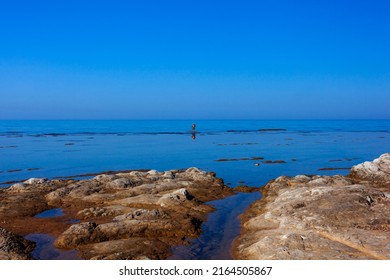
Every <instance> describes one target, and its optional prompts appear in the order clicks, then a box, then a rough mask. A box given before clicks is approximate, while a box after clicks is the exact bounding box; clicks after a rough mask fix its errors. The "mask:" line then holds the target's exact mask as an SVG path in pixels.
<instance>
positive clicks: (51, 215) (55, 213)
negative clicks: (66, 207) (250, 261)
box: [34, 208, 65, 218]
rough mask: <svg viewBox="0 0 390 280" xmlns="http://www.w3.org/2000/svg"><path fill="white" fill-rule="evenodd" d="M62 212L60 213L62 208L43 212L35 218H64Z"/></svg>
mask: <svg viewBox="0 0 390 280" xmlns="http://www.w3.org/2000/svg"><path fill="white" fill-rule="evenodd" d="M64 215H65V214H64V212H63V211H62V208H54V209H50V210H46V211H43V212H41V213H39V214H37V215H35V216H34V217H35V218H56V217H61V216H64Z"/></svg>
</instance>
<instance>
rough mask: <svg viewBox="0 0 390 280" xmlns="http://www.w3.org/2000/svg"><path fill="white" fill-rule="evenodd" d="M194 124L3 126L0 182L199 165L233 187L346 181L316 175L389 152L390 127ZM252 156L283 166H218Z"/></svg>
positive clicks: (373, 123)
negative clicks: (304, 179) (281, 180)
mask: <svg viewBox="0 0 390 280" xmlns="http://www.w3.org/2000/svg"><path fill="white" fill-rule="evenodd" d="M191 124H192V122H191V121H184V120H183V121H0V183H2V185H1V186H5V185H7V184H4V183H5V182H10V181H18V180H24V179H27V178H31V177H47V178H54V177H61V176H72V175H78V174H86V173H97V172H103V171H107V170H130V169H157V170H160V171H162V170H167V169H181V168H187V167H191V166H197V167H199V168H202V169H205V170H209V171H215V172H216V173H217V175H218V176H219V177H222V178H223V179H224V180H225V182H226V183H227V184H229V185H231V186H235V185H238V184H247V185H255V186H258V185H263V184H265V183H266V182H267V181H269V180H270V179H273V178H275V177H277V176H279V175H296V174H328V175H331V174H346V173H347V172H348V170H346V169H339V170H319V169H321V168H327V167H329V168H349V167H351V166H352V165H354V164H357V163H360V162H362V161H366V160H372V159H374V158H376V157H378V156H379V155H380V154H382V153H384V152H389V151H390V141H389V137H390V121H389V120H353V121H345V120H312V121H311V120H288V121H283V120H277V121H270V120H257V121H254V120H251V121H244V120H242V121H241V120H239V121H237V120H234V121H197V122H196V124H197V128H196V134H195V135H194V136H195V139H193V134H192V131H191ZM268 129H271V130H268ZM272 129H280V130H272ZM251 157H263V158H264V160H271V161H275V160H283V161H285V162H286V163H283V164H266V163H263V162H262V160H241V161H240V160H236V161H217V160H219V159H240V158H251ZM256 163H258V164H259V166H256V165H255V164H256Z"/></svg>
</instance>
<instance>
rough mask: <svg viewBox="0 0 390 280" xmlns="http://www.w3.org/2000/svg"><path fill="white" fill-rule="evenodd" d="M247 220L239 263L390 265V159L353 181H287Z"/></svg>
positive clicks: (238, 246)
mask: <svg viewBox="0 0 390 280" xmlns="http://www.w3.org/2000/svg"><path fill="white" fill-rule="evenodd" d="M261 192H262V193H263V198H262V199H261V200H259V201H257V202H256V203H254V204H252V205H251V207H250V208H249V209H248V210H247V211H246V212H245V213H244V214H243V215H242V216H241V217H242V231H241V235H240V237H239V238H238V239H237V240H236V242H235V245H234V254H235V256H236V258H239V259H390V234H389V233H390V218H389V213H390V154H384V155H382V156H380V158H378V159H376V160H374V161H373V162H365V163H362V164H359V165H356V166H354V167H352V169H351V172H350V174H349V175H348V176H304V175H298V176H296V177H286V176H281V177H279V178H277V179H275V180H273V181H271V182H269V183H268V184H267V185H266V186H265V187H264V188H262V191H261Z"/></svg>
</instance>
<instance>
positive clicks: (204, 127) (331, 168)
mask: <svg viewBox="0 0 390 280" xmlns="http://www.w3.org/2000/svg"><path fill="white" fill-rule="evenodd" d="M191 123H192V121H0V187H5V186H9V185H10V184H11V182H14V181H23V180H25V179H28V178H31V177H46V178H55V177H65V176H73V175H82V174H91V173H98V172H104V171H108V170H132V169H157V170H159V171H163V170H169V169H182V168H188V167H192V166H196V167H199V168H201V169H203V170H207V171H215V172H216V173H217V176H218V177H221V178H223V179H224V181H225V183H226V184H227V185H229V186H232V187H234V186H237V185H241V184H245V185H249V186H262V185H264V184H265V183H267V182H268V181H269V180H271V179H274V178H276V177H278V176H280V175H291V176H294V175H297V174H320V175H334V174H342V175H345V174H347V173H348V169H349V168H350V167H351V166H353V165H355V164H358V163H361V162H363V161H367V160H373V159H374V158H376V157H378V156H379V155H380V154H382V153H385V152H390V141H389V138H390V121H388V120H377V121H376V120H370V121H337V120H332V121H326V120H323V121H282V120H280V121H197V122H196V123H197V131H196V132H192V131H191ZM226 159H228V160H226ZM91 176H92V175H91ZM91 176H86V178H88V177H91ZM83 178H84V177H83ZM245 195H248V197H247V198H245V199H242V200H241V199H237V196H236V197H232V198H228V199H227V200H226V202H221V203H220V204H218V203H219V202H215V203H216V204H215V205H216V208H217V211H216V212H214V213H212V214H210V216H209V220H208V221H207V222H206V223H205V224H204V231H203V234H202V235H201V237H200V238H199V239H198V240H194V243H193V245H192V247H188V248H191V249H188V248H184V249H183V248H181V249H180V248H175V255H174V258H192V257H194V258H203V259H207V258H227V254H226V248H228V247H229V246H227V245H226V246H225V245H223V246H222V244H228V243H229V244H230V242H231V240H232V239H233V238H234V236H236V235H237V233H238V231H237V229H238V224H237V223H236V226H231V224H229V223H230V222H231V221H232V220H234V218H233V217H237V216H238V215H239V214H240V213H241V212H243V210H244V209H245V208H246V207H247V206H249V204H250V203H251V201H252V199H251V197H254V194H243V196H245ZM219 231H221V232H219ZM229 235H231V237H229V238H228V237H227V236H229ZM216 236H218V237H217V238H215V237H216ZM229 250H230V248H229Z"/></svg>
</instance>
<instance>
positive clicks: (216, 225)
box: [168, 192, 261, 260]
mask: <svg viewBox="0 0 390 280" xmlns="http://www.w3.org/2000/svg"><path fill="white" fill-rule="evenodd" d="M260 197H261V195H260V193H259V192H253V193H239V194H236V195H233V196H231V197H228V198H225V199H221V200H216V201H212V202H210V203H208V204H209V205H211V206H213V207H214V208H215V209H216V211H215V212H213V213H211V214H209V216H208V219H207V222H206V223H204V224H203V225H202V234H201V235H200V237H199V238H196V239H194V240H191V244H190V245H189V246H177V247H174V248H173V249H172V252H173V255H172V256H170V257H169V258H168V259H171V260H178V259H179V260H199V259H202V260H229V259H232V256H231V246H232V242H233V241H234V239H235V238H236V237H237V236H238V234H239V233H240V219H239V215H240V214H241V213H242V212H244V211H245V209H246V208H247V207H248V205H250V204H251V203H253V202H254V201H256V200H257V199H259V198H260Z"/></svg>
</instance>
